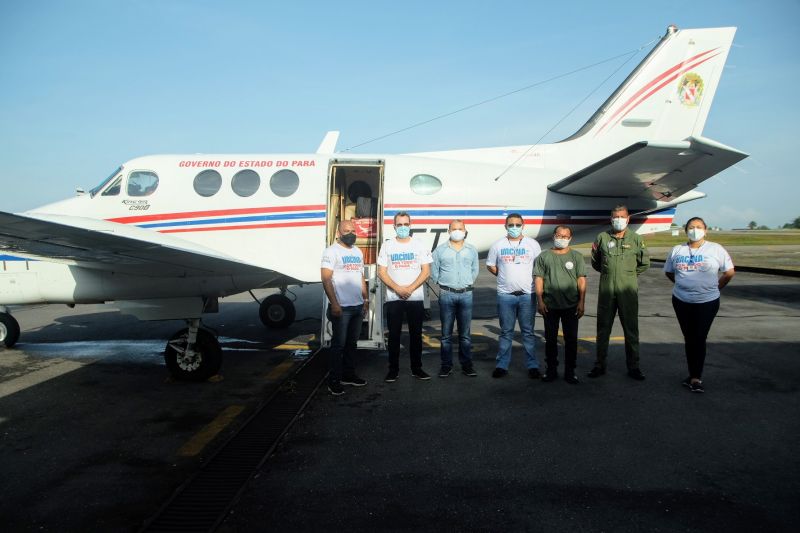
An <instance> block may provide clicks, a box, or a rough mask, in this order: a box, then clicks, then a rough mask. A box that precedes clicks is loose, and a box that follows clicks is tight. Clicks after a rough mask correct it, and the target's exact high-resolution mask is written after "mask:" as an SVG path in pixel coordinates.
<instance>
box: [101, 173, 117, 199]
mask: <svg viewBox="0 0 800 533" xmlns="http://www.w3.org/2000/svg"><path fill="white" fill-rule="evenodd" d="M120 189H122V176H117V179H115V180H114V181H113V182H111V185H109V186H108V188H107V189H106V190H104V191H103V194H101V195H100V196H116V195H118V194H119V191H120Z"/></svg>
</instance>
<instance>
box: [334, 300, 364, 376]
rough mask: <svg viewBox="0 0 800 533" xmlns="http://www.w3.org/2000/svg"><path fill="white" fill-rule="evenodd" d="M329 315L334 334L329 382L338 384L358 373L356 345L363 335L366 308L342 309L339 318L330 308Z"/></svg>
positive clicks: (360, 306)
mask: <svg viewBox="0 0 800 533" xmlns="http://www.w3.org/2000/svg"><path fill="white" fill-rule="evenodd" d="M327 314H328V319H329V320H330V321H331V332H332V335H331V347H330V349H329V350H328V372H329V375H328V381H329V382H330V383H338V382H339V381H341V379H342V377H353V376H354V375H355V373H356V367H355V355H356V343H357V342H358V337H359V335H360V334H361V320H362V317H363V314H364V306H363V305H354V306H351V307H342V316H338V317H336V316H332V315H331V308H330V307H328V313H327ZM343 373H344V376H343V375H342V374H343Z"/></svg>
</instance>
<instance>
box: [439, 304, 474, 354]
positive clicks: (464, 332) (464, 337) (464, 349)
mask: <svg viewBox="0 0 800 533" xmlns="http://www.w3.org/2000/svg"><path fill="white" fill-rule="evenodd" d="M439 319H440V320H441V321H442V340H441V342H442V349H441V356H442V366H443V367H446V368H452V367H453V323H454V322H456V323H457V324H458V361H459V362H460V363H461V367H462V368H464V367H469V366H471V365H472V335H471V333H470V327H471V325H472V291H470V292H461V293H454V292H450V291H446V290H444V289H442V290H441V291H440V292H439Z"/></svg>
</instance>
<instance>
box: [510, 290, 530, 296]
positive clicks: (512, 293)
mask: <svg viewBox="0 0 800 533" xmlns="http://www.w3.org/2000/svg"><path fill="white" fill-rule="evenodd" d="M508 294H511V295H512V296H522V295H523V294H528V293H527V292H525V291H514V292H509V293H508Z"/></svg>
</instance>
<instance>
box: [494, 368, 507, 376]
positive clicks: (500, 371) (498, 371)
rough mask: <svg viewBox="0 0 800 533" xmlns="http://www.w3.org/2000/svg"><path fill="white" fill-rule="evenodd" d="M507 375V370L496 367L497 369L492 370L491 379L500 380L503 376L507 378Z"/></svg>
mask: <svg viewBox="0 0 800 533" xmlns="http://www.w3.org/2000/svg"><path fill="white" fill-rule="evenodd" d="M507 375H508V370H506V369H505V368H499V367H498V368H495V369H494V372H492V377H493V378H502V377H503V376H507Z"/></svg>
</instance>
